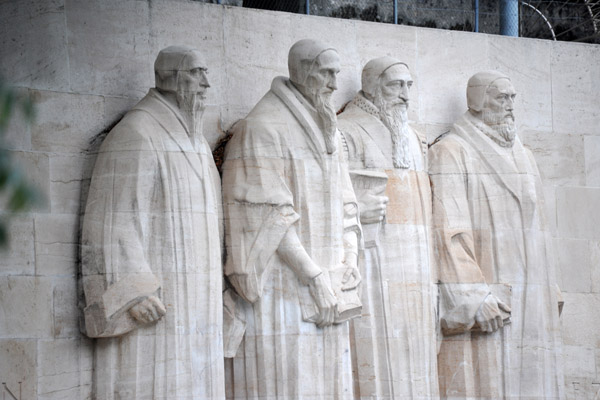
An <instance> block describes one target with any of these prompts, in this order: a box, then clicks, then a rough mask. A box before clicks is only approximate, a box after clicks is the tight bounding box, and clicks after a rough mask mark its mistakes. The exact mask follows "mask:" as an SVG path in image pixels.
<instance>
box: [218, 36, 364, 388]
mask: <svg viewBox="0 0 600 400" xmlns="http://www.w3.org/2000/svg"><path fill="white" fill-rule="evenodd" d="M288 65H289V72H290V78H289V79H287V78H284V77H277V78H275V79H274V80H273V83H272V85H271V90H270V91H269V92H268V93H267V94H266V95H265V96H264V97H263V98H262V99H261V100H260V102H259V103H258V104H257V105H256V106H255V107H254V109H253V110H252V111H251V112H250V114H248V116H247V117H246V118H245V119H244V120H242V121H240V122H239V123H238V124H236V126H235V127H234V129H233V137H232V139H231V141H230V142H229V144H228V147H227V150H226V159H225V163H224V165H223V191H224V193H223V199H224V211H225V223H226V241H227V261H226V265H225V273H226V275H227V277H228V279H229V281H230V282H231V283H232V285H233V286H234V288H235V289H236V291H237V292H238V293H239V295H241V296H242V297H243V298H244V299H245V300H246V301H247V303H246V304H245V318H246V333H245V338H244V340H243V342H242V344H241V346H240V348H239V350H238V353H237V357H236V358H234V359H233V367H232V369H233V382H232V383H231V385H232V386H233V392H234V393H233V397H234V398H239V399H243V398H250V399H257V398H260V399H274V398H289V399H292V398H306V399H309V398H310V399H317V398H318V399H321V398H323V399H325V398H327V399H341V398H344V399H346V398H347V399H350V398H353V384H352V368H351V358H350V351H349V347H350V343H349V333H348V332H349V327H348V323H346V322H343V321H345V320H347V319H349V318H352V317H353V316H356V315H360V304H359V299H358V295H357V294H356V287H357V286H358V284H359V282H360V280H361V278H360V274H359V272H358V267H357V259H358V256H357V253H358V251H357V241H358V235H359V233H360V228H359V222H358V217H357V215H358V206H357V204H356V199H355V197H354V193H353V190H352V183H351V181H350V177H349V174H348V171H347V168H346V165H345V163H344V162H343V157H344V154H343V148H342V144H341V141H340V135H339V133H338V131H337V129H336V115H335V110H334V109H333V107H332V105H331V103H330V98H331V94H332V92H333V91H334V90H336V89H337V83H336V75H337V73H338V72H339V70H340V62H339V57H338V53H337V51H336V50H334V49H332V48H330V47H327V46H325V45H323V44H321V43H319V42H317V41H314V40H301V41H299V42H297V43H296V44H294V45H293V46H292V48H291V49H290V52H289V58H288Z"/></svg>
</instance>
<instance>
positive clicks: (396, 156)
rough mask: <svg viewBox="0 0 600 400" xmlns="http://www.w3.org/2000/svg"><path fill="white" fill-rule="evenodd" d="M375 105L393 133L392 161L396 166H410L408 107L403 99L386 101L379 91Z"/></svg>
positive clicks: (384, 122) (380, 116) (382, 119)
mask: <svg viewBox="0 0 600 400" xmlns="http://www.w3.org/2000/svg"><path fill="white" fill-rule="evenodd" d="M374 100H375V102H374V104H375V107H377V108H378V109H379V118H380V119H381V121H382V122H383V124H384V125H385V126H386V127H387V128H388V129H389V131H390V132H391V135H392V161H393V163H394V167H396V168H404V169H406V168H410V148H409V144H408V140H409V135H410V131H409V130H408V108H407V105H406V104H405V103H403V102H402V101H393V102H386V101H385V100H384V99H383V96H382V95H381V92H380V91H378V92H377V93H376V95H375V99H374Z"/></svg>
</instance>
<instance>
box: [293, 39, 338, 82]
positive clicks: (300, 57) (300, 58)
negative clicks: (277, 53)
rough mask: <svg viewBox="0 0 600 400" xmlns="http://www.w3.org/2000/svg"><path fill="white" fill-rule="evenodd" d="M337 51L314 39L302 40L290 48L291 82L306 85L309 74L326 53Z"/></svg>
mask: <svg viewBox="0 0 600 400" xmlns="http://www.w3.org/2000/svg"><path fill="white" fill-rule="evenodd" d="M329 50H332V51H335V52H336V53H337V50H336V49H334V48H333V47H328V46H326V45H325V44H323V43H321V42H319V41H316V40H314V39H302V40H300V41H298V42H296V43H294V45H293V46H292V47H291V48H290V52H289V54H288V70H289V72H290V80H291V81H292V82H294V83H296V84H299V85H304V84H305V83H306V79H307V78H308V74H309V73H310V70H311V68H312V66H313V64H314V62H315V60H316V59H317V57H319V56H320V55H321V54H323V53H324V52H326V51H329Z"/></svg>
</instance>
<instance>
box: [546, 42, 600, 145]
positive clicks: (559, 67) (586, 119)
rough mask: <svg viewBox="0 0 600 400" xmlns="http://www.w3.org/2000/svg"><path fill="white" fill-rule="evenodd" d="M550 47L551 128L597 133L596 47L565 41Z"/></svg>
mask: <svg viewBox="0 0 600 400" xmlns="http://www.w3.org/2000/svg"><path fill="white" fill-rule="evenodd" d="M552 46H553V52H552V117H553V127H554V131H556V132H561V133H580V134H589V135H600V109H599V108H598V104H599V103H600V86H599V85H598V82H600V68H598V64H600V48H598V46H595V45H593V44H571V43H565V42H553V43H552ZM575 66H576V67H575Z"/></svg>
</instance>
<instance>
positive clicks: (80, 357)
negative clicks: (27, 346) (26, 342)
mask: <svg viewBox="0 0 600 400" xmlns="http://www.w3.org/2000/svg"><path fill="white" fill-rule="evenodd" d="M92 348H93V347H92V346H89V343H88V341H86V340H82V339H55V340H53V341H45V340H40V341H39V342H38V360H37V362H38V368H37V372H38V399H47V400H50V399H86V398H88V396H86V393H85V392H86V386H89V380H88V376H89V373H90V372H91V370H92V360H93V355H92ZM86 383H87V384H88V385H86ZM88 391H89V387H88Z"/></svg>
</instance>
